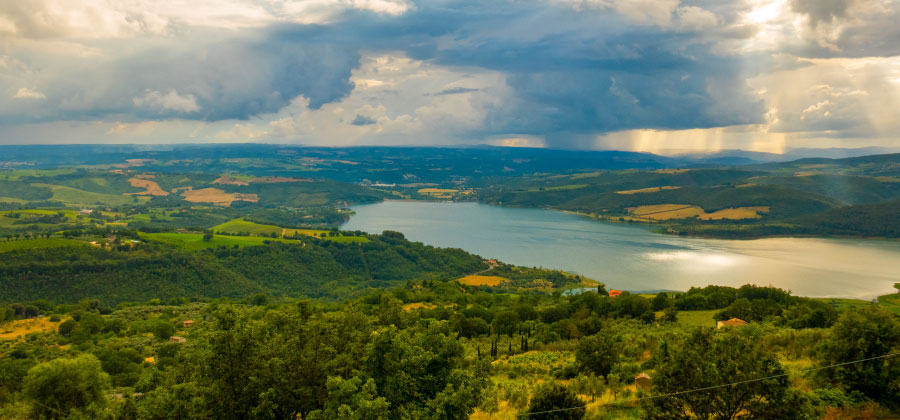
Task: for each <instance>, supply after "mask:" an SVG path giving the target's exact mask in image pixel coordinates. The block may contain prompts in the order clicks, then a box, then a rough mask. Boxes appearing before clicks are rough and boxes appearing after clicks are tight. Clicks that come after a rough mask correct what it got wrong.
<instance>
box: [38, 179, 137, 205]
mask: <svg viewBox="0 0 900 420" xmlns="http://www.w3.org/2000/svg"><path fill="white" fill-rule="evenodd" d="M32 185H33V186H35V187H46V188H50V190H52V191H53V197H51V198H50V200H53V201H62V202H64V203H67V204H70V205H87V206H91V205H97V204H100V205H107V206H120V205H123V204H132V203H135V204H136V203H142V202H147V201H150V197H145V196H130V195H115V194H103V193H96V192H90V191H84V190H79V189H76V188H71V187H64V186H62V185H52V184H32Z"/></svg>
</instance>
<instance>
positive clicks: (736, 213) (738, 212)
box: [631, 204, 769, 220]
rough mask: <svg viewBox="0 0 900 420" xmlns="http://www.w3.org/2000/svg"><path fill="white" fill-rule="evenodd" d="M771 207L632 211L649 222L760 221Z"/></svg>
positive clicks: (670, 207) (661, 207)
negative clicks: (685, 220)
mask: <svg viewBox="0 0 900 420" xmlns="http://www.w3.org/2000/svg"><path fill="white" fill-rule="evenodd" d="M768 211H769V207H764V206H757V207H737V208H731V209H723V210H719V211H715V212H712V213H707V212H706V211H704V210H703V209H702V208H700V207H697V206H690V205H686V204H655V205H652V206H640V207H636V208H634V209H632V210H631V214H632V215H634V216H637V218H638V219H649V220H676V219H687V218H691V217H695V216H696V217H697V218H699V219H700V220H722V219H729V220H739V219H758V218H760V217H761V216H760V215H759V213H766V212H768Z"/></svg>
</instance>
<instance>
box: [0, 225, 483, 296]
mask: <svg viewBox="0 0 900 420" xmlns="http://www.w3.org/2000/svg"><path fill="white" fill-rule="evenodd" d="M260 239H262V238H260ZM367 239H368V241H366V242H347V243H343V242H338V241H327V240H320V239H315V238H312V237H304V238H303V240H302V241H300V240H296V241H287V240H281V241H274V240H273V241H272V242H269V243H266V244H263V245H260V246H246V247H238V246H237V245H235V246H233V247H224V246H219V247H217V248H208V249H205V250H201V251H188V250H183V249H179V248H177V247H173V246H168V245H165V244H160V243H154V242H148V243H142V242H138V243H137V244H133V245H120V246H113V247H110V248H108V249H107V248H97V247H91V246H68V245H67V246H56V247H48V248H35V249H20V250H12V251H9V252H5V253H3V254H0V255H2V258H0V302H4V301H5V302H24V301H32V300H36V299H46V300H49V301H51V302H56V303H70V302H78V301H79V300H81V299H85V298H92V299H100V300H102V301H103V302H104V303H105V304H111V305H114V304H116V303H118V302H122V301H145V300H147V299H151V298H161V299H168V298H173V297H222V296H226V297H235V298H244V297H246V296H248V295H251V294H253V293H266V294H270V295H285V296H294V297H301V296H306V297H322V298H330V299H339V298H347V297H353V296H359V295H361V294H363V293H366V292H367V291H368V290H370V289H373V288H384V287H392V286H397V285H399V284H403V283H405V282H406V281H408V280H411V279H435V280H438V279H440V280H449V279H453V278H458V277H461V276H464V275H467V274H471V273H474V272H477V271H480V270H483V269H485V268H487V265H486V264H485V263H484V262H483V261H482V259H481V258H480V257H478V256H476V255H472V254H469V253H467V252H465V251H462V250H460V249H444V248H435V247H431V246H426V245H423V244H421V243H417V242H410V241H407V240H406V239H404V238H403V236H402V235H401V234H399V233H396V232H393V233H392V232H386V233H385V234H382V235H368V236H367ZM58 241H63V240H62V239H60V240H58ZM26 242H32V241H19V242H15V241H14V242H11V243H10V244H16V243H26ZM72 242H75V241H74V240H72ZM82 243H83V242H82Z"/></svg>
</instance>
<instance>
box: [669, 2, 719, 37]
mask: <svg viewBox="0 0 900 420" xmlns="http://www.w3.org/2000/svg"><path fill="white" fill-rule="evenodd" d="M676 14H677V15H678V29H680V30H683V31H702V30H704V29H709V28H715V27H716V26H717V25H718V24H719V19H718V18H717V17H716V14H715V13H713V12H710V11H709V10H706V9H703V8H700V7H697V6H683V7H679V8H678V9H677V10H676Z"/></svg>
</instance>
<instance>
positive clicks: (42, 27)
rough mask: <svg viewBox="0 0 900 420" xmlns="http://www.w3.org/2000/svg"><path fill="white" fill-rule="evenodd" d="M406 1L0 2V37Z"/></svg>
mask: <svg viewBox="0 0 900 420" xmlns="http://www.w3.org/2000/svg"><path fill="white" fill-rule="evenodd" d="M412 8H413V5H412V4H411V3H410V2H408V1H406V0H154V1H147V0H27V1H2V2H0V34H6V35H13V36H16V37H21V38H32V39H45V38H65V37H71V38H78V39H98V38H119V37H130V36H135V35H141V34H152V35H165V36H171V35H173V34H174V33H175V32H176V31H177V30H178V28H179V26H183V25H186V26H197V27H212V28H225V29H238V28H248V27H259V26H264V25H268V24H272V23H277V22H295V23H306V24H323V23H330V22H333V21H334V20H336V19H337V18H338V17H339V16H340V14H341V13H342V12H344V11H346V10H350V9H358V10H368V11H371V12H374V13H378V14H385V15H393V16H397V15H401V14H403V13H405V12H407V11H408V10H410V9H412Z"/></svg>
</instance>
